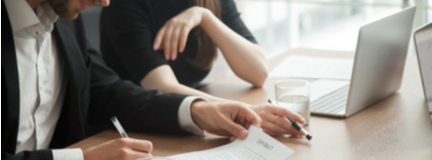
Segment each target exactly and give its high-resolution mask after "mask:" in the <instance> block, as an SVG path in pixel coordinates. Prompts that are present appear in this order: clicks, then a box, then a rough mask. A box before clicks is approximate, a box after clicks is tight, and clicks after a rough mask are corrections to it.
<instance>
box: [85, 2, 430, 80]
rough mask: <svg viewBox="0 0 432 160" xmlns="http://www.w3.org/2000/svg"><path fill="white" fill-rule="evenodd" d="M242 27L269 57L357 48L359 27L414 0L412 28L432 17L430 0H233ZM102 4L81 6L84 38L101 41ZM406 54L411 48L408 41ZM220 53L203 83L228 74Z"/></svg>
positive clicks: (412, 50) (400, 8)
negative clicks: (302, 50) (290, 52)
mask: <svg viewBox="0 0 432 160" xmlns="http://www.w3.org/2000/svg"><path fill="white" fill-rule="evenodd" d="M235 1H236V3H237V8H238V10H239V11H240V13H241V17H242V19H243V21H244V22H245V24H246V26H247V27H248V28H249V30H250V31H251V32H252V33H253V35H254V36H255V38H256V39H257V41H258V43H259V44H260V45H261V47H262V49H263V50H264V52H265V54H266V58H272V57H274V56H276V55H278V54H281V53H284V52H286V51H288V50H290V49H292V48H297V47H307V48H315V49H325V50H342V51H355V47H356V43H357V34H358V31H359V28H360V27H361V26H362V25H364V24H367V23H370V22H372V21H375V20H377V19H380V18H383V17H385V16H388V15H390V14H393V13H395V12H398V11H400V10H403V9H404V8H406V7H409V6H413V5H417V13H416V16H415V19H414V26H413V30H415V29H416V28H418V27H420V26H422V25H424V24H426V23H428V22H432V0H235ZM99 11H100V7H93V8H89V9H87V10H86V11H84V13H83V15H84V21H85V24H86V30H87V33H88V35H87V36H88V38H89V40H90V41H91V43H92V45H93V46H95V47H97V48H98V46H99V32H98V27H99V25H98V24H95V23H97V21H96V22H95V21H94V19H95V18H98V16H99V15H98V12H99ZM410 43H411V44H410V48H409V51H408V54H414V53H415V49H414V46H413V44H412V41H411V42H410ZM232 74H233V73H232V71H231V69H230V68H229V67H228V65H227V63H226V61H225V60H224V58H223V56H222V55H220V56H219V58H218V60H217V61H216V62H215V64H214V66H213V69H212V71H211V72H210V74H209V76H208V77H207V78H206V79H205V80H204V82H205V83H211V82H215V81H219V80H221V79H223V78H225V77H227V76H230V75H232Z"/></svg>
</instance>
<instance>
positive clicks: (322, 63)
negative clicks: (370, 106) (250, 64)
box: [270, 55, 354, 80]
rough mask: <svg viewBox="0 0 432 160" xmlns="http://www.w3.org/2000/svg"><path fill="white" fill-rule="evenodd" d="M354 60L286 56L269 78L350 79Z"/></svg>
mask: <svg viewBox="0 0 432 160" xmlns="http://www.w3.org/2000/svg"><path fill="white" fill-rule="evenodd" d="M353 63H354V60H352V59H335V58H319V57H310V56H297V55H293V56H288V57H287V58H285V60H283V61H282V63H280V64H279V65H278V66H277V67H276V68H275V69H273V71H272V72H271V73H270V77H296V78H320V79H345V80H348V79H351V72H352V66H353Z"/></svg>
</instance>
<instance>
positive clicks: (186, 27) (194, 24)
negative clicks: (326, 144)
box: [100, 0, 295, 135]
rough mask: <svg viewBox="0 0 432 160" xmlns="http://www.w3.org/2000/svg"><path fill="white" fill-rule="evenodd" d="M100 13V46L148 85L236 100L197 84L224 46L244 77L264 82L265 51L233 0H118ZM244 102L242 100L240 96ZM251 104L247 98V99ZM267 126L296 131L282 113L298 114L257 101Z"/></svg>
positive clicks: (112, 62) (122, 71)
mask: <svg viewBox="0 0 432 160" xmlns="http://www.w3.org/2000/svg"><path fill="white" fill-rule="evenodd" d="M111 3H112V5H110V6H109V7H106V8H104V9H103V11H102V15H101V23H100V26H101V52H102V55H103V58H104V60H105V62H106V63H107V65H108V66H109V67H111V68H112V69H113V70H115V71H116V72H117V73H118V74H119V75H120V77H122V78H123V79H128V80H131V81H133V82H134V83H136V84H138V85H141V86H143V87H144V88H146V89H156V90H160V91H161V92H163V93H170V92H171V93H180V94H186V95H195V96H201V97H205V98H207V99H208V100H210V101H221V102H224V101H231V100H227V99H222V98H218V97H214V96H212V95H209V94H206V93H204V92H201V91H199V90H196V89H194V87H196V86H197V85H198V84H199V83H200V82H201V81H202V80H203V79H204V78H205V77H206V76H207V74H208V73H209V72H210V68H211V66H212V63H213V61H214V60H215V58H216V55H217V51H216V48H219V49H220V50H221V52H222V55H223V56H224V58H225V59H226V60H227V62H228V64H229V66H230V68H231V69H232V70H233V71H234V73H235V74H236V75H237V76H238V77H240V78H241V79H243V80H245V81H247V82H249V83H251V84H253V85H254V86H256V87H262V85H263V84H264V82H265V80H266V78H267V73H268V72H267V65H266V61H265V56H264V54H263V53H262V51H261V49H260V47H259V46H258V45H257V42H256V40H255V38H254V37H253V36H252V34H251V33H250V31H249V30H248V29H247V28H246V26H245V25H244V23H243V21H242V20H241V18H240V14H239V12H238V11H237V8H236V5H235V3H234V1H233V0H113V1H112V2H111ZM238 103H241V102H238ZM244 105H247V104H244ZM254 109H255V111H257V112H258V113H259V114H260V116H261V117H262V118H263V120H264V122H263V130H264V131H266V132H267V133H269V134H272V135H279V134H283V133H295V132H294V131H293V128H292V127H290V125H289V124H287V123H289V122H285V121H284V122H282V121H281V122H280V123H279V124H277V123H276V122H277V120H278V117H279V116H280V117H282V116H287V114H293V113H292V112H290V111H288V110H285V111H283V113H280V112H278V111H279V110H280V108H276V107H274V106H270V105H261V106H255V107H254Z"/></svg>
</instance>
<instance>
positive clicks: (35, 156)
mask: <svg viewBox="0 0 432 160" xmlns="http://www.w3.org/2000/svg"><path fill="white" fill-rule="evenodd" d="M1 159H2V160H40V159H43V160H53V156H52V151H51V150H48V149H46V150H37V151H22V152H19V153H17V154H14V155H10V154H9V153H7V152H2V158H1Z"/></svg>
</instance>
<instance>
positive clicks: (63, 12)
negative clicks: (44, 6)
mask: <svg viewBox="0 0 432 160" xmlns="http://www.w3.org/2000/svg"><path fill="white" fill-rule="evenodd" d="M69 1H70V0H48V3H49V4H50V6H51V8H52V9H53V10H54V12H55V13H57V14H58V15H59V16H60V17H62V18H66V19H73V18H74V15H75V14H78V13H79V12H80V10H77V11H75V12H76V13H70V12H72V11H69V8H68V5H69ZM71 14H72V15H71ZM71 16H72V17H71Z"/></svg>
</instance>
